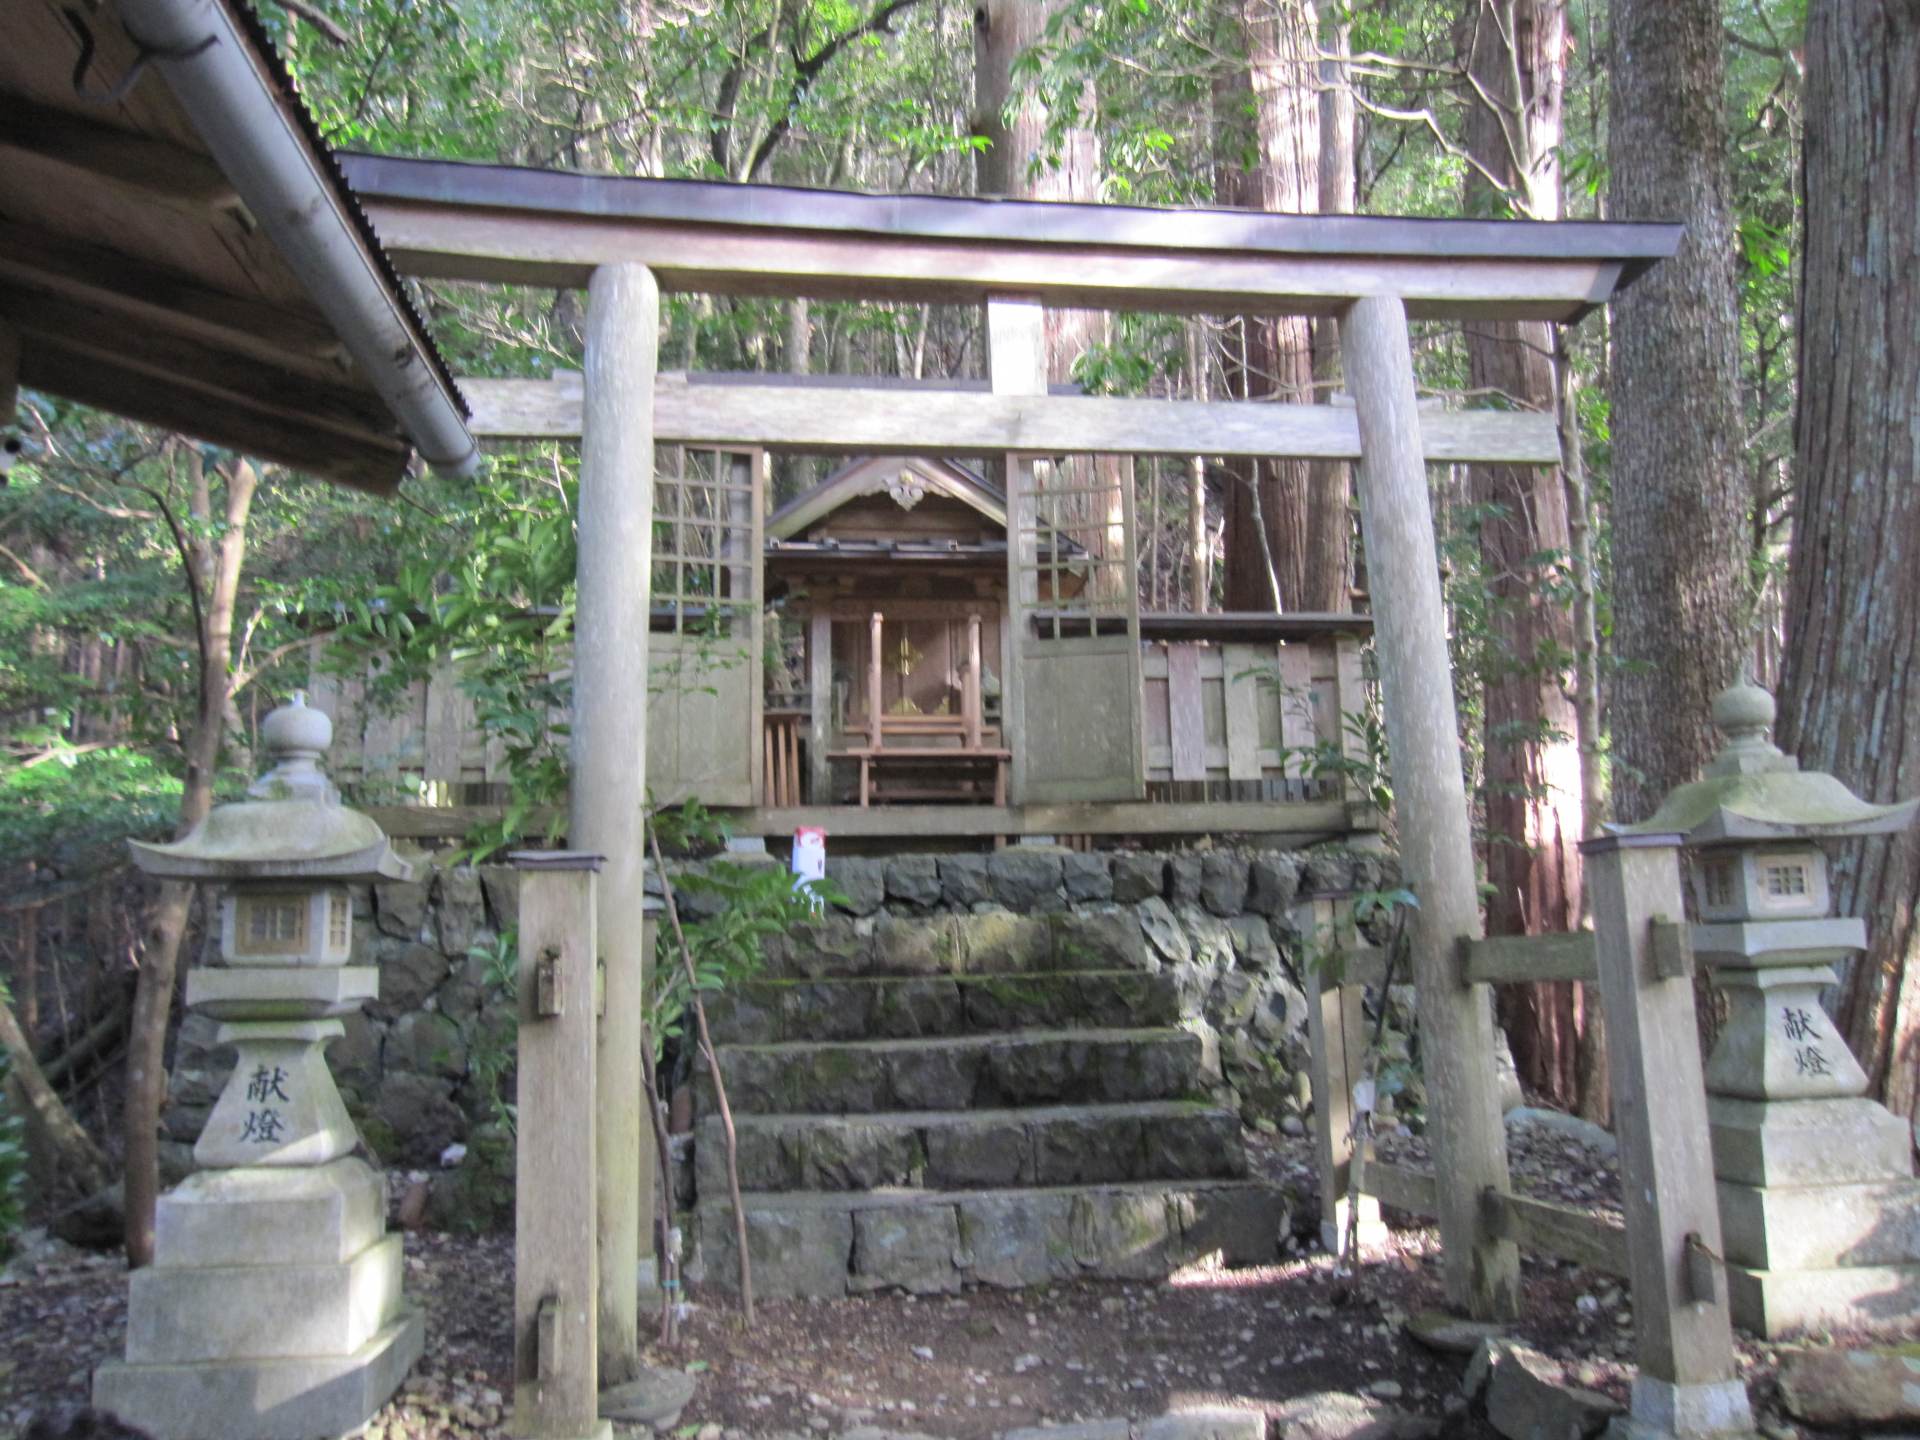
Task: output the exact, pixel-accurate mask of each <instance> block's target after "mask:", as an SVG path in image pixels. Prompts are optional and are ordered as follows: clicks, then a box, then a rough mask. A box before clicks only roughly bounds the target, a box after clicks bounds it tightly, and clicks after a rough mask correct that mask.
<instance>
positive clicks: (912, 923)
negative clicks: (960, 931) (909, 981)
mask: <svg viewBox="0 0 1920 1440" xmlns="http://www.w3.org/2000/svg"><path fill="white" fill-rule="evenodd" d="M958 947H959V942H958V940H957V938H956V937H955V934H954V928H953V919H952V917H951V916H946V915H929V916H911V917H909V916H899V915H882V916H880V917H879V919H878V920H877V921H876V922H875V924H874V927H873V964H872V973H874V974H875V975H941V974H946V973H949V972H951V971H952V970H953V969H954V968H955V965H956V964H957V958H958Z"/></svg>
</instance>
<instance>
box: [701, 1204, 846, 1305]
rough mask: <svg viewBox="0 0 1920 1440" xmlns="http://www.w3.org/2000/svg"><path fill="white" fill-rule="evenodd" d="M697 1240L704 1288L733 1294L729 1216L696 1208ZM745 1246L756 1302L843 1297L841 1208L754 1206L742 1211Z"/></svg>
mask: <svg viewBox="0 0 1920 1440" xmlns="http://www.w3.org/2000/svg"><path fill="white" fill-rule="evenodd" d="M700 1236H701V1242H702V1244H703V1245H704V1246H705V1247H706V1249H707V1251H708V1257H707V1283H708V1284H710V1285H715V1286H717V1287H719V1288H721V1289H723V1290H733V1289H735V1288H736V1287H737V1286H738V1285H739V1283H740V1270H739V1264H738V1262H737V1261H736V1260H735V1259H734V1253H733V1216H732V1214H731V1213H730V1212H729V1211H728V1209H727V1207H726V1205H725V1203H724V1202H722V1203H718V1204H707V1205H702V1206H701V1208H700ZM747 1246H748V1250H749V1253H750V1254H751V1255H752V1257H753V1291H754V1294H755V1295H757V1296H760V1297H762V1298H764V1299H768V1300H789V1299H804V1298H808V1297H811V1296H816V1295H817V1296H826V1297H837V1296H841V1295H845V1294H846V1293H847V1266H848V1262H849V1260H850V1258H851V1256H852V1253H853V1215H852V1213H851V1212H850V1211H849V1209H848V1208H847V1206H845V1205H843V1204H834V1205H811V1204H810V1205H805V1206H781V1207H774V1206H755V1207H753V1208H751V1209H749V1210H748V1211H747Z"/></svg>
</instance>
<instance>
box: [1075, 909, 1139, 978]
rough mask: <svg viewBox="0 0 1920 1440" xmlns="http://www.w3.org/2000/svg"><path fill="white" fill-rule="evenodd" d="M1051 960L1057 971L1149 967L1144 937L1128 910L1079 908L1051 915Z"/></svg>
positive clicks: (1131, 912)
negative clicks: (1067, 912) (1066, 912)
mask: <svg viewBox="0 0 1920 1440" xmlns="http://www.w3.org/2000/svg"><path fill="white" fill-rule="evenodd" d="M1051 925H1052V929H1053V963H1054V966H1055V967H1056V968H1057V969H1061V970H1143V971H1144V970H1152V969H1154V968H1156V967H1155V966H1154V964H1153V962H1152V960H1151V958H1150V957H1149V956H1148V954H1147V943H1146V937H1145V936H1144V935H1143V934H1142V933H1141V930H1140V923H1139V921H1138V920H1137V919H1136V918H1135V915H1134V912H1133V911H1131V910H1123V909H1119V908H1117V907H1116V908H1112V909H1103V910H1079V911H1074V912H1071V913H1069V914H1064V915H1055V916H1053V917H1051Z"/></svg>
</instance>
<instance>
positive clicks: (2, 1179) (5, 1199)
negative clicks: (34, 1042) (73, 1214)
mask: <svg viewBox="0 0 1920 1440" xmlns="http://www.w3.org/2000/svg"><path fill="white" fill-rule="evenodd" d="M12 1003H13V997H12V996H11V995H9V994H8V993H7V986H6V982H5V981H4V980H0V1005H11V1004H12ZM12 1069H13V1061H12V1057H11V1056H9V1055H8V1053H7V1052H6V1051H5V1050H3V1049H0V1260H4V1259H6V1257H7V1256H9V1255H11V1254H12V1253H13V1247H14V1244H15V1241H16V1238H17V1237H18V1236H19V1234H20V1230H21V1228H22V1227H23V1226H24V1225H25V1224H26V1222H27V1127H26V1121H25V1120H24V1119H23V1118H22V1117H21V1116H19V1115H16V1114H14V1113H13V1105H12V1094H13V1088H12V1086H11V1085H9V1084H8V1083H7V1082H8V1079H9V1076H10V1074H11V1072H12Z"/></svg>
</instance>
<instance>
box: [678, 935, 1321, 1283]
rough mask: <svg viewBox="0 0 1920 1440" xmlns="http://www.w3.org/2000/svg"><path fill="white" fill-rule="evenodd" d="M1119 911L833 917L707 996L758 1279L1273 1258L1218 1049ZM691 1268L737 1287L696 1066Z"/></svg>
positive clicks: (1006, 1278) (1044, 1275)
mask: <svg viewBox="0 0 1920 1440" xmlns="http://www.w3.org/2000/svg"><path fill="white" fill-rule="evenodd" d="M1180 983H1181V982H1180V980H1179V977H1178V976H1177V975H1176V973H1175V972H1174V971H1172V970H1169V969H1162V968H1161V966H1160V962H1159V960H1158V959H1157V958H1156V957H1155V956H1154V955H1153V954H1152V953H1151V951H1150V950H1149V948H1148V946H1147V945H1146V943H1145V942H1144V940H1143V937H1142V935H1141V929H1140V925H1139V923H1138V920H1137V918H1136V916H1135V915H1134V914H1133V912H1131V911H1128V910H1124V909H1115V908H1109V909H1107V910H1105V911H1097V910H1096V911H1091V912H1062V913H1056V914H1050V915H1033V916H1024V915H1016V914H1012V913H1009V912H1006V911H989V912H987V913H980V914H970V913H958V914H929V915H915V916H897V915H887V914H882V915H878V916H875V917H871V918H868V919H863V920H854V919H852V918H850V917H845V916H837V915H836V916H831V917H828V918H826V919H823V920H821V921H820V922H817V923H816V924H814V925H812V926H810V927H807V928H806V929H805V930H804V932H802V933H797V934H795V935H792V936H789V937H786V938H785V939H784V940H782V941H781V942H780V943H779V944H778V945H777V946H776V947H774V949H773V950H772V952H771V953H769V955H768V963H767V967H766V970H765V972H764V974H763V976H762V977H761V978H758V979H756V980H755V981H753V982H752V983H750V984H747V985H745V986H742V987H740V988H739V989H738V990H737V991H736V992H735V993H732V994H729V995H728V996H726V997H723V1001H722V1003H721V1004H720V1005H718V1006H717V1007H715V1008H714V1009H713V1011H712V1019H713V1022H714V1030H715V1035H714V1038H715V1043H716V1046H717V1048H718V1050H719V1055H720V1063H721V1067H722V1069H723V1072H724V1074H725V1077H726V1082H727V1091H728V1097H729V1100H730V1102H731V1104H732V1108H733V1111H734V1117H735V1121H736V1126H737V1132H738V1137H739V1164H740V1183H741V1187H742V1190H743V1191H744V1192H745V1195H746V1207H747V1215H748V1243H749V1244H750V1245H751V1247H752V1253H753V1262H754V1288H755V1292H756V1293H757V1294H761V1295H767V1296H838V1295H845V1294H850V1293H859V1292H862V1291H868V1290H877V1289H883V1288H889V1287H898V1288H903V1289H906V1290H909V1291H913V1292H916V1293H935V1292H942V1291H952V1290H957V1289H959V1288H960V1287H961V1286H962V1285H963V1284H967V1283H979V1284H988V1285H997V1286H1021V1285H1034V1284H1041V1283H1045V1282H1048V1281H1053V1280H1061V1279H1067V1278H1071V1277H1075V1276H1095V1277H1111V1278H1123V1277H1124V1278H1133V1279H1140V1278H1153V1277H1158V1276H1163V1275H1166V1274H1168V1273H1169V1272H1171V1271H1172V1270H1174V1269H1176V1268H1178V1267H1180V1266H1182V1265H1185V1264H1189V1263H1192V1262H1195V1261H1199V1260H1203V1259H1207V1258H1210V1257H1211V1258H1217V1259H1218V1260H1221V1261H1223V1262H1225V1263H1227V1264H1251V1263H1260V1262H1265V1261H1269V1260H1272V1259H1273V1258H1274V1256H1275V1254H1276V1252H1277V1247H1278V1241H1279V1232H1280V1228H1281V1226H1282V1225H1283V1224H1284V1223H1285V1216H1286V1213H1287V1208H1288V1207H1287V1203H1286V1198H1285V1196H1284V1195H1283V1193H1282V1192H1280V1191H1279V1190H1278V1189H1276V1188H1271V1187H1268V1186H1266V1185H1264V1184H1262V1183H1259V1182H1256V1181H1251V1180H1249V1179H1247V1178H1246V1176H1247V1159H1246V1154H1245V1152H1244V1150H1243V1149H1242V1146H1241V1140H1240V1123H1239V1119H1238V1117H1237V1115H1236V1114H1235V1113H1234V1112H1233V1111H1232V1110H1231V1109H1229V1108H1226V1107H1224V1106H1221V1105H1217V1104H1216V1103H1214V1100H1215V1096H1216V1094H1217V1092H1218V1091H1219V1087H1220V1075H1219V1066H1218V1057H1217V1055H1216V1054H1215V1053H1214V1050H1215V1047H1214V1046H1213V1044H1212V1043H1211V1039H1210V1036H1209V1035H1208V1034H1207V1033H1206V1032H1205V1031H1204V1027H1194V1028H1188V1027H1186V1026H1183V1025H1182V1024H1181V1019H1182V1016H1183V1013H1184V1011H1185V1009H1186V1008H1187V1006H1186V1001H1187V1000H1188V999H1189V998H1190V997H1183V996H1182V995H1181V994H1180V993H1179V990H1180ZM696 1099H697V1110H698V1114H699V1116H700V1119H699V1122H698V1126H697V1130H696V1140H695V1156H696V1163H695V1175H696V1194H697V1221H698V1233H699V1236H700V1244H701V1260H702V1264H703V1269H704V1278H705V1283H707V1284H710V1285H715V1286H718V1287H722V1288H731V1287H733V1286H734V1285H735V1283H736V1262H735V1259H734V1252H733V1244H734V1238H733V1237H734V1229H733V1221H732V1216H731V1213H730V1210H729V1207H728V1204H727V1187H726V1168H725V1151H724V1148H723V1146H724V1142H723V1139H722V1133H721V1124H720V1118H719V1116H718V1114H717V1113H716V1110H715V1106H714V1100H713V1091H712V1084H711V1077H710V1076H708V1075H706V1074H704V1073H702V1074H700V1075H698V1076H697V1077H696Z"/></svg>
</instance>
